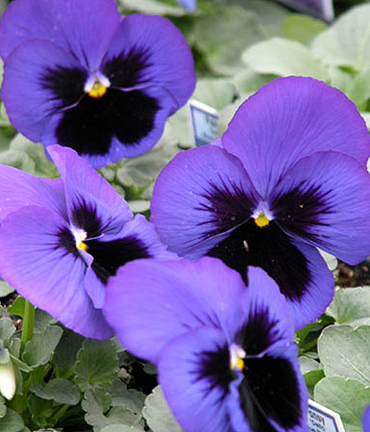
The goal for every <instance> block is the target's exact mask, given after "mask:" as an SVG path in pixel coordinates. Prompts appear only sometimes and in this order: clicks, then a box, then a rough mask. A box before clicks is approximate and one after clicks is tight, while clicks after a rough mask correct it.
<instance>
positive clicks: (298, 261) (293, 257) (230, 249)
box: [207, 219, 311, 300]
mask: <svg viewBox="0 0 370 432" xmlns="http://www.w3.org/2000/svg"><path fill="white" fill-rule="evenodd" d="M207 255H208V256H213V257H216V258H219V259H221V260H222V261H223V262H224V263H225V264H226V265H228V266H229V267H231V268H233V269H234V270H237V271H238V272H239V273H240V275H241V276H242V278H243V279H244V280H245V282H246V283H248V278H247V268H248V266H249V265H253V266H255V267H261V268H262V269H263V270H265V271H266V272H267V274H268V275H269V276H271V277H272V278H273V279H274V280H275V281H276V283H277V284H278V285H279V287H280V291H281V292H282V293H283V294H284V295H285V296H286V297H288V299H290V300H299V299H300V298H301V297H302V296H303V295H304V293H305V292H306V290H307V287H308V285H309V283H310V282H311V273H310V270H309V268H308V263H307V260H306V258H305V257H304V255H303V254H302V253H301V252H300V251H299V249H298V248H297V247H296V246H295V245H294V244H293V243H292V241H291V239H290V238H289V236H288V235H287V234H285V233H284V232H283V231H282V230H281V229H280V228H279V226H278V225H277V223H276V222H274V221H271V222H270V224H269V225H268V226H266V227H264V228H259V227H258V226H257V225H256V224H255V222H254V220H253V219H250V220H249V221H247V222H245V223H244V224H243V225H241V226H239V227H238V228H236V229H235V230H234V231H232V232H231V234H230V235H229V237H228V238H226V239H225V240H223V241H222V242H221V243H219V244H218V245H216V246H215V247H214V248H212V249H211V250H210V251H209V252H208V253H207Z"/></svg>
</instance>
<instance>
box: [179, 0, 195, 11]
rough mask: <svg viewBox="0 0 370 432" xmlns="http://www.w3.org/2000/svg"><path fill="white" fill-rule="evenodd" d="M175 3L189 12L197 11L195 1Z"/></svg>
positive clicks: (185, 0) (180, 0) (181, 0)
mask: <svg viewBox="0 0 370 432" xmlns="http://www.w3.org/2000/svg"><path fill="white" fill-rule="evenodd" d="M177 3H178V4H179V5H180V6H182V7H184V8H185V9H187V10H188V11H190V12H195V11H196V9H197V0H177Z"/></svg>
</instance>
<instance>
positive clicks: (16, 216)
mask: <svg viewBox="0 0 370 432" xmlns="http://www.w3.org/2000/svg"><path fill="white" fill-rule="evenodd" d="M70 242H72V243H73V237H72V235H71V234H70V233H69V229H68V226H67V225H66V222H65V221H64V219H62V218H60V217H59V216H58V215H56V214H54V213H52V212H50V211H49V210H46V209H43V208H40V207H34V206H29V207H23V208H21V209H20V210H18V211H16V212H14V213H11V214H9V215H8V216H7V217H6V218H5V219H4V221H3V222H2V225H1V230H0V246H1V247H0V272H1V276H2V277H3V278H4V279H5V280H6V281H7V282H9V283H10V285H11V286H13V287H14V288H15V289H16V290H17V292H19V293H20V294H21V295H22V296H24V297H25V298H26V299H27V300H29V301H30V302H31V303H32V304H34V305H35V306H37V307H39V308H41V309H43V310H45V311H46V312H48V313H49V314H51V315H52V316H53V317H54V318H55V319H57V320H59V321H61V322H62V323H63V324H64V325H65V326H66V327H68V328H70V329H72V330H74V331H75V332H77V333H81V334H82V335H83V336H85V337H90V338H96V339H105V338H108V337H110V336H111V335H112V329H111V328H110V327H109V325H108V324H107V322H106V321H105V319H104V317H103V315H102V313H101V309H96V308H94V306H93V304H92V302H91V300H90V298H89V296H88V295H87V293H86V292H85V288H84V275H85V270H86V265H85V263H84V261H83V260H82V259H81V257H80V256H79V254H78V252H77V249H76V250H75V251H74V252H71V247H70V246H71V244H70ZM72 246H73V245H72Z"/></svg>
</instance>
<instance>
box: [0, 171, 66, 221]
mask: <svg viewBox="0 0 370 432" xmlns="http://www.w3.org/2000/svg"><path fill="white" fill-rule="evenodd" d="M52 184H53V183H52V182H48V181H45V180H43V179H40V178H37V177H34V176H33V175H31V174H28V173H26V172H24V171H21V170H18V169H16V168H13V167H9V166H6V165H0V196H1V200H0V220H3V219H4V218H5V217H6V216H7V215H8V214H9V213H12V212H14V211H16V210H18V209H20V208H21V207H25V206H28V205H37V206H40V207H43V208H45V209H48V210H51V211H52V212H54V213H56V214H59V216H61V217H63V218H65V219H67V208H66V203H65V197H64V194H63V193H62V192H61V190H58V189H55V188H54V187H53V186H52Z"/></svg>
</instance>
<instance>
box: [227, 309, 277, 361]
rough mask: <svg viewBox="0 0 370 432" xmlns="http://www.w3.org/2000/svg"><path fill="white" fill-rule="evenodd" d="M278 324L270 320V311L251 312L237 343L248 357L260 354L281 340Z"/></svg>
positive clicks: (237, 337) (238, 335)
mask: <svg viewBox="0 0 370 432" xmlns="http://www.w3.org/2000/svg"><path fill="white" fill-rule="evenodd" d="M276 324H277V322H276V321H274V320H271V319H270V317H269V312H268V309H265V308H263V309H260V310H256V309H255V310H251V311H250V312H249V316H248V318H247V319H246V324H245V325H244V326H243V327H242V328H241V329H240V330H239V332H238V334H237V336H236V339H235V342H236V344H237V345H238V346H240V347H242V348H243V349H244V351H245V352H246V353H247V355H257V354H260V353H262V352H263V351H265V350H266V349H267V348H268V347H270V346H271V345H272V344H273V343H274V342H275V341H276V340H277V339H278V338H279V333H278V330H277V328H276Z"/></svg>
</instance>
